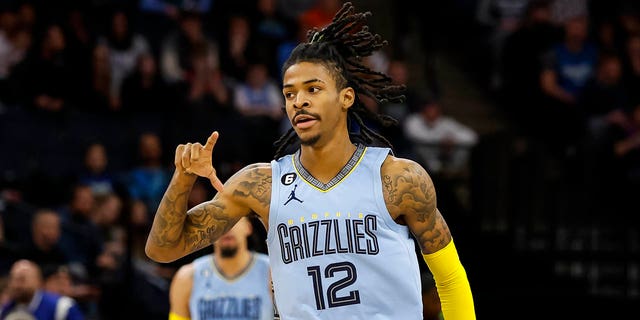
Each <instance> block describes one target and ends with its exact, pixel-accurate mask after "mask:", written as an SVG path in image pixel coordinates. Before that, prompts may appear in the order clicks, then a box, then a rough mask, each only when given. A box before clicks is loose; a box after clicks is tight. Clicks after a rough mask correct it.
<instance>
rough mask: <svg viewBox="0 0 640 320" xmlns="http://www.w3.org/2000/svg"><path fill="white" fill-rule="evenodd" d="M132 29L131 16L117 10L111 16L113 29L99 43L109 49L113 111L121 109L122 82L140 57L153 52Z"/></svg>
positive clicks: (143, 38) (110, 91)
mask: <svg viewBox="0 0 640 320" xmlns="http://www.w3.org/2000/svg"><path fill="white" fill-rule="evenodd" d="M131 28H132V27H131V25H130V18H129V15H127V14H126V13H125V12H124V11H121V10H116V11H115V12H114V13H113V14H112V16H111V28H110V29H109V31H108V33H107V34H106V35H104V36H102V37H100V38H99V39H98V43H100V44H104V45H106V46H107V47H108V48H109V51H108V52H109V66H110V68H111V72H110V75H111V77H110V78H111V82H110V85H109V97H110V100H109V102H110V103H109V104H110V107H111V109H116V110H117V109H119V108H120V89H121V86H122V81H123V80H124V78H125V77H127V76H128V75H129V74H130V73H131V72H132V71H133V70H134V69H135V66H136V63H137V61H138V57H139V56H140V55H142V54H144V53H149V52H150V50H151V49H150V48H149V43H148V42H147V39H146V38H145V37H144V36H143V35H141V34H139V33H137V32H135V31H134V30H132V29H131Z"/></svg>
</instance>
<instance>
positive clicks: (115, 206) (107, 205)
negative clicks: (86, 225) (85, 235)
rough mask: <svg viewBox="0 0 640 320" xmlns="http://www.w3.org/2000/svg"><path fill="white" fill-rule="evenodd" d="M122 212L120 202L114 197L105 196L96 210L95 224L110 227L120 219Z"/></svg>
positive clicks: (111, 195)
mask: <svg viewBox="0 0 640 320" xmlns="http://www.w3.org/2000/svg"><path fill="white" fill-rule="evenodd" d="M121 212H122V200H120V198H119V197H118V196H117V195H115V194H110V195H108V196H106V197H105V198H104V199H103V200H102V201H101V202H100V205H99V206H98V207H97V208H96V212H95V214H96V222H97V223H98V224H99V225H105V226H111V225H113V224H115V223H116V222H117V221H118V219H119V218H120V213H121Z"/></svg>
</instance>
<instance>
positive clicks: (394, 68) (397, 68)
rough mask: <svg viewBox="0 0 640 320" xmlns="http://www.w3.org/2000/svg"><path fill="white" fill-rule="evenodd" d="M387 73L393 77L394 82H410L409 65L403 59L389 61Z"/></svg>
mask: <svg viewBox="0 0 640 320" xmlns="http://www.w3.org/2000/svg"><path fill="white" fill-rule="evenodd" d="M387 74H388V75H389V77H391V79H393V82H394V83H398V84H406V83H408V82H409V81H408V80H409V70H407V65H406V64H405V63H404V62H402V61H397V60H394V61H391V62H389V70H388V71H387Z"/></svg>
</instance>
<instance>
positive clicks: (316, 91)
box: [146, 3, 475, 320]
mask: <svg viewBox="0 0 640 320" xmlns="http://www.w3.org/2000/svg"><path fill="white" fill-rule="evenodd" d="M368 15H369V13H356V12H354V8H353V6H352V5H351V3H346V4H345V5H344V6H343V8H342V9H341V10H340V11H339V12H338V13H337V14H336V16H335V18H334V20H333V22H332V23H331V24H329V25H328V26H326V27H325V28H324V29H322V30H311V32H310V33H309V35H308V42H304V43H301V44H300V45H298V46H297V47H296V48H295V49H294V50H293V52H292V53H291V55H290V56H289V59H288V60H287V61H286V62H285V64H284V67H283V71H284V76H283V94H284V97H285V101H286V113H287V116H288V118H289V119H290V121H291V124H292V128H291V129H290V130H289V131H288V132H287V133H285V134H284V136H282V137H281V138H280V139H279V140H278V141H276V146H277V147H278V150H277V151H276V157H275V160H273V161H271V162H270V163H257V164H252V165H249V166H247V167H245V168H244V169H242V170H240V171H239V172H237V173H236V174H235V175H234V176H232V177H231V178H230V179H229V180H228V181H227V182H226V183H225V184H224V185H223V184H222V182H221V181H220V180H219V179H218V178H217V177H216V171H215V169H214V167H213V165H212V162H211V158H212V151H213V147H214V145H215V143H216V141H217V139H218V133H217V132H214V133H213V134H212V135H211V136H210V137H209V139H208V140H207V142H206V144H205V145H204V146H203V145H201V144H199V143H187V144H183V145H179V146H178V147H177V149H176V155H175V161H174V163H175V165H176V170H175V172H174V175H173V178H172V181H171V183H170V185H169V187H168V189H167V191H166V193H165V195H164V197H163V199H162V202H161V203H160V206H159V208H158V211H157V213H156V215H155V217H154V222H153V226H152V228H151V232H150V234H149V237H148V238H147V245H146V253H147V255H148V256H149V257H150V258H151V259H153V260H156V261H160V262H169V261H173V260H176V259H178V258H180V257H182V256H184V255H186V254H189V253H190V252H193V251H194V250H198V249H201V248H203V247H206V246H208V245H210V244H211V243H212V242H214V241H216V240H217V239H218V238H219V237H221V236H222V235H223V234H224V233H226V232H227V230H230V229H231V228H232V227H233V226H234V225H235V224H236V222H237V221H238V220H240V219H241V218H242V217H244V216H246V215H248V214H250V213H251V212H255V213H257V214H258V216H259V217H260V218H261V220H262V223H263V224H264V225H265V226H266V228H267V245H268V250H269V259H270V265H271V272H272V277H273V284H274V290H275V301H276V307H277V309H278V311H279V314H280V316H281V317H282V319H305V320H307V319H403V320H408V319H422V297H421V290H420V287H421V285H420V283H421V279H420V272H419V266H418V260H417V257H416V253H415V246H414V239H415V240H416V241H417V242H418V244H419V245H420V247H421V249H422V252H423V254H424V256H423V258H424V259H425V261H426V263H427V265H428V266H429V268H430V271H431V273H432V274H433V275H434V278H435V281H436V284H437V287H438V293H439V296H440V300H441V304H442V311H443V314H444V317H445V318H446V319H447V320H456V319H475V311H474V304H473V297H472V294H471V288H470V285H469V281H468V279H467V275H466V271H465V269H464V268H463V266H462V264H461V262H460V260H459V257H458V253H457V250H456V247H455V245H454V242H453V239H452V236H451V232H450V230H449V227H448V226H447V224H446V222H445V220H444V218H443V216H442V214H441V213H440V211H439V210H438V208H437V205H436V192H435V188H434V185H433V182H432V180H431V178H430V177H429V174H428V173H427V172H426V170H425V169H424V168H423V167H421V166H420V165H419V164H417V163H416V162H414V161H411V160H407V159H401V158H397V157H395V156H393V153H392V150H391V145H390V144H389V143H388V141H387V140H386V139H385V138H384V137H382V136H380V135H379V134H377V133H376V132H375V131H373V130H372V129H370V128H369V127H368V126H367V125H366V124H365V120H367V121H378V122H379V124H381V125H384V124H388V123H389V122H390V121H392V119H388V118H387V117H384V116H380V115H377V114H372V113H371V111H370V110H369V109H367V108H366V107H365V105H364V104H363V103H362V101H361V100H360V96H362V95H366V96H369V97H370V98H373V99H376V101H378V102H382V101H398V100H402V98H403V96H402V95H401V92H402V89H404V88H403V87H402V86H395V85H393V84H392V82H391V79H390V78H389V77H388V76H386V75H385V74H382V73H379V72H375V71H373V70H371V69H370V68H368V67H367V66H365V65H363V64H362V60H361V58H363V57H367V56H369V55H371V54H372V53H373V52H374V51H376V50H378V49H380V48H381V47H382V46H383V45H384V44H386V42H384V41H382V40H381V38H380V36H378V35H374V34H372V33H371V32H369V29H368V27H367V26H366V18H367V16H368ZM297 143H299V144H300V146H299V148H297V151H296V152H295V153H293V154H288V155H285V154H286V153H287V152H288V150H289V148H290V147H295V146H296V144H297ZM198 176H202V177H207V178H209V179H210V180H211V182H212V184H213V186H214V187H215V188H216V189H217V190H218V193H217V194H216V195H215V197H214V198H213V199H212V200H210V201H206V202H204V203H202V204H200V205H197V206H195V207H193V208H191V209H189V210H188V211H187V198H188V194H189V192H190V189H191V186H192V185H193V183H194V181H195V180H196V179H197V177H198Z"/></svg>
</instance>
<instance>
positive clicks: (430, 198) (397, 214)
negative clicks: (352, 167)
mask: <svg viewBox="0 0 640 320" xmlns="http://www.w3.org/2000/svg"><path fill="white" fill-rule="evenodd" d="M381 170H382V171H381V173H382V185H383V188H384V190H383V194H384V197H385V202H386V204H387V209H389V213H391V215H392V217H393V218H394V219H395V220H396V221H398V222H400V223H403V224H407V225H408V226H409V229H411V232H412V233H413V234H414V236H415V237H416V240H417V241H418V244H419V245H420V248H421V249H422V252H423V253H433V252H436V251H438V250H440V249H442V248H444V246H446V245H447V244H448V243H449V241H450V240H451V232H450V231H449V227H448V226H447V223H446V222H445V221H444V218H443V217H442V214H441V213H440V211H439V210H438V207H437V201H436V190H435V187H434V186H433V181H432V180H431V177H430V176H429V174H428V173H427V171H426V170H425V169H424V168H422V166H420V165H419V164H417V163H416V162H413V161H410V160H406V159H401V158H394V157H388V158H387V160H386V161H385V162H384V164H383V165H382V169H381Z"/></svg>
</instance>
